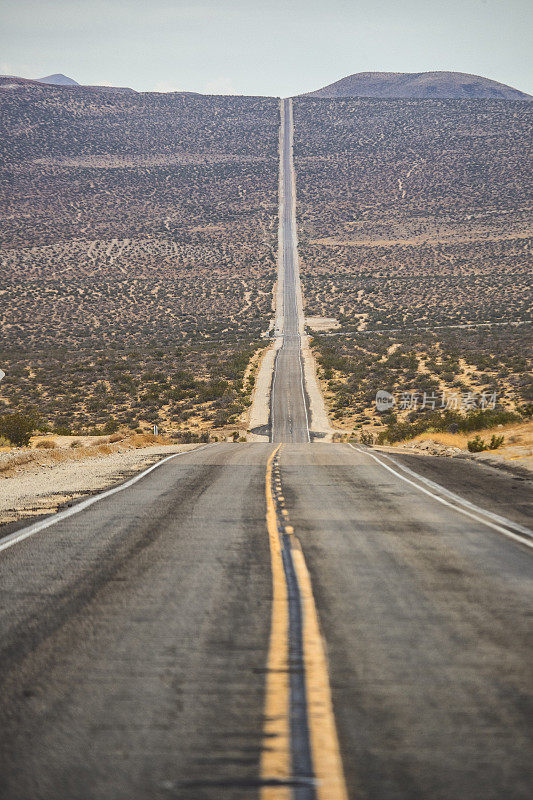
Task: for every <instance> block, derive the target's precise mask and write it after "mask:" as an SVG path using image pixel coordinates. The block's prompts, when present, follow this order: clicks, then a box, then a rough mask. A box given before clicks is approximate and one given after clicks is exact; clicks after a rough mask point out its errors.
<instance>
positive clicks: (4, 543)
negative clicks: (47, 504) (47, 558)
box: [0, 442, 215, 552]
mask: <svg viewBox="0 0 533 800" xmlns="http://www.w3.org/2000/svg"><path fill="white" fill-rule="evenodd" d="M207 447H215V442H212V443H211V444H206V445H204V446H203V447H195V448H194V450H182V451H181V453H172V455H170V456H166V458H163V459H161V461H158V462H157V463H156V464H152V466H151V467H148V468H147V469H145V470H143V471H142V472H139V474H138V475H135V476H134V477H133V478H130V479H129V480H127V481H126V482H125V483H121V484H120V486H115V487H114V488H113V489H106V491H104V492H99V493H98V494H95V495H93V497H88V498H87V499H86V500H82V501H81V503H76V505H75V506H72V508H67V509H65V510H64V511H58V512H57V513H56V514H52V515H51V516H50V517H47V518H46V519H43V520H41V521H40V522H35V523H34V524H33V525H28V526H27V527H25V528H21V529H20V530H18V531H15V532H14V533H11V534H10V535H9V536H6V537H5V538H4V539H1V540H0V552H1V551H2V550H7V549H8V547H12V546H13V545H14V544H18V542H22V541H23V540H24V539H27V538H28V537H29V536H33V535H34V534H35V533H39V532H40V531H42V530H45V528H50V527H51V526H52V525H55V524H56V522H61V521H62V520H64V519H67V518H68V517H72V516H74V514H79V512H80V511H84V510H85V509H86V508H89V506H92V505H93V504H94V503H97V502H98V501H99V500H104V499H105V498H106V497H111V495H113V494H116V493H117V492H121V491H123V489H129V487H130V486H133V484H134V483H137V481H140V480H141V478H144V477H145V475H148V474H149V473H150V472H153V470H154V469H157V468H158V467H161V466H162V465H163V464H166V462H167V461H170V460H171V459H172V458H177V457H178V456H185V455H187V454H188V453H198V452H199V451H200V450H205V449H206V448H207Z"/></svg>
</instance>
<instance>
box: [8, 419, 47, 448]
mask: <svg viewBox="0 0 533 800" xmlns="http://www.w3.org/2000/svg"><path fill="white" fill-rule="evenodd" d="M37 424H38V423H37V420H36V418H35V417H33V416H29V415H27V414H19V413H17V412H15V413H13V414H3V415H2V416H1V417H0V436H5V438H6V439H9V441H10V442H11V444H14V445H15V446H16V447H26V446H27V445H28V444H29V443H30V439H31V435H32V433H33V431H34V430H35V428H36V427H37Z"/></svg>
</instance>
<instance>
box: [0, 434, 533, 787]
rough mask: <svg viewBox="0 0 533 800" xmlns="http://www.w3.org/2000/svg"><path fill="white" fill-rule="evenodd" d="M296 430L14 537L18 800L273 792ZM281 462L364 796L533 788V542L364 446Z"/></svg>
mask: <svg viewBox="0 0 533 800" xmlns="http://www.w3.org/2000/svg"><path fill="white" fill-rule="evenodd" d="M273 450H274V446H273V445H268V444H234V445H233V444H222V445H215V446H211V447H207V448H205V449H202V450H198V451H193V452H189V453H187V454H186V455H184V456H181V457H178V458H176V459H173V460H171V461H169V462H167V463H166V464H164V465H162V466H161V467H159V468H158V469H156V470H154V471H153V472H152V473H150V474H149V475H147V476H145V477H144V478H142V479H141V480H140V481H139V482H138V483H137V484H136V485H135V486H132V487H130V488H127V489H125V490H124V491H121V492H119V493H117V494H115V495H112V496H110V497H107V498H104V499H102V500H100V501H99V502H97V503H95V504H94V505H92V506H91V507H90V508H87V509H85V510H83V511H81V512H80V513H79V514H76V515H74V516H72V517H69V518H68V519H66V520H60V521H59V522H57V523H56V524H55V525H52V526H51V527H49V528H48V529H46V530H43V531H41V532H39V533H36V534H35V535H34V536H31V537H29V538H27V539H25V540H24V541H21V542H18V543H16V544H14V545H13V546H12V547H10V548H8V549H6V550H4V551H2V552H0V582H1V587H2V588H1V605H0V632H1V637H0V642H1V644H0V663H1V665H2V669H1V684H2V688H1V693H2V704H1V707H0V775H1V782H2V783H1V785H2V788H1V793H0V794H1V796H2V797H5V798H10V799H11V798H20V800H22V799H23V798H24V800H27V798H32V800H33V798H47V799H48V798H69V799H72V798H106V800H107V798H113V799H114V800H117V799H118V798H130V799H131V800H136V799H137V798H139V800H140V799H141V798H146V797H151V798H169V797H171V798H187V799H188V798H191V799H192V800H204V798H208V799H209V800H211V798H212V799H213V800H215V798H217V799H218V798H223V800H226V798H256V797H259V795H260V792H261V787H262V784H264V782H265V780H264V776H263V775H262V774H261V756H262V753H264V751H265V748H267V749H268V748H269V747H271V746H272V745H271V743H270V741H269V740H268V739H267V740H266V743H265V740H264V738H263V734H262V731H263V725H264V721H265V712H264V703H265V679H266V676H267V675H268V668H267V656H268V648H269V632H270V629H271V624H272V622H271V608H272V602H271V601H272V587H271V563H270V554H269V543H268V537H267V534H266V527H265V469H266V462H267V458H268V456H269V455H270V454H271V453H272V451H273ZM420 458H421V460H422V459H423V457H420ZM442 461H443V462H444V461H446V463H447V464H449V463H450V461H449V460H445V459H443V460H442ZM411 466H416V465H413V462H412V461H411ZM463 466H464V464H463V463H462V462H457V463H456V466H455V470H456V472H455V474H456V475H457V473H459V474H460V471H461V469H462V468H463ZM469 466H470V465H469ZM494 473H495V474H494V475H492V476H491V478H490V481H489V482H488V483H487V493H490V494H491V495H492V497H493V498H494V497H497V496H500V498H503V497H505V495H506V493H508V492H509V491H511V490H510V488H509V487H510V482H511V481H512V480H513V478H512V477H511V476H508V475H506V474H503V473H502V474H498V473H496V471H494ZM279 475H280V478H279V481H280V483H281V487H282V488H281V489H280V492H282V497H283V498H284V504H285V506H286V508H287V509H288V510H289V514H290V522H291V525H292V526H293V528H294V536H295V537H297V538H298V540H299V543H300V545H301V548H302V551H303V555H304V557H305V560H306V562H307V566H308V569H309V573H310V576H311V582H312V586H313V592H314V598H315V602H316V608H317V611H318V617H319V620H320V624H321V628H322V632H323V634H324V638H325V641H326V646H327V651H328V656H329V678H330V684H331V693H332V700H333V711H334V716H335V721H336V726H337V733H338V739H339V744H340V752H341V756H342V764H343V767H344V775H345V780H346V786H347V793H348V794H347V796H349V797H350V798H406V799H407V798H413V797H415V798H418V797H419V798H446V800H447V799H448V798H456V797H468V798H480V799H481V798H484V800H485V799H486V798H495V800H496V798H498V799H499V798H502V797H505V798H526V797H530V796H531V788H532V785H533V784H532V782H531V781H532V776H531V765H532V763H533V759H532V756H533V753H532V750H531V740H530V738H529V735H528V721H530V719H531V710H532V709H531V697H532V678H531V614H532V610H533V596H532V595H533V592H532V583H531V558H532V555H533V553H532V551H531V549H528V548H527V547H526V546H524V545H523V544H520V543H519V542H517V541H514V540H511V539H508V538H506V536H504V535H502V534H501V533H499V532H497V531H496V530H494V529H491V528H490V527H488V526H487V525H486V524H485V523H484V522H483V521H480V520H478V521H476V520H473V519H471V518H470V517H466V516H464V515H463V514H461V513H459V512H458V511H456V510H455V509H454V508H451V507H449V506H447V505H442V504H441V503H439V502H437V501H436V500H435V499H434V498H432V497H430V496H429V495H427V494H425V493H424V492H422V491H420V490H419V489H418V488H416V487H415V486H413V485H411V484H410V483H407V482H405V481H404V480H402V479H401V478H400V477H398V476H397V475H395V474H392V473H390V472H388V471H387V470H385V469H384V468H383V467H382V466H381V465H380V464H378V463H377V462H376V461H374V460H373V459H372V458H371V456H370V455H368V454H367V453H362V452H358V451H356V450H353V449H351V448H350V447H349V446H348V445H339V444H331V445H328V444H294V445H293V444H286V445H284V446H283V447H282V449H281V451H280V453H279ZM409 480H410V478H409ZM421 485H422V484H421ZM422 486H423V485H422ZM530 489H531V486H530V485H527V482H520V484H519V487H518V489H514V490H512V491H514V492H515V495H514V497H515V502H516V505H517V506H519V507H520V508H521V509H522V511H521V512H520V514H519V516H520V519H519V520H518V522H519V523H520V524H524V522H525V521H526V519H527V515H528V513H529V508H530V498H531V494H530ZM516 492H518V494H516ZM499 510H500V511H502V510H503V504H502V506H501V507H500V509H499ZM487 519H489V518H487ZM292 538H294V537H292ZM292 672H293V673H294V667H293V669H292ZM289 673H291V669H289ZM263 791H264V786H263ZM291 791H296V790H291ZM263 796H267V795H263ZM268 796H272V797H277V795H268ZM288 796H290V797H292V796H294V797H297V796H298V797H300V796H303V797H317V796H318V795H315V794H313V793H312V792H311V793H310V794H307V795H305V794H304V795H297V794H294V795H293V794H291V795H288ZM332 796H337V795H332Z"/></svg>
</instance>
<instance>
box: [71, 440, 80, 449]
mask: <svg viewBox="0 0 533 800" xmlns="http://www.w3.org/2000/svg"><path fill="white" fill-rule="evenodd" d="M70 446H71V447H82V443H81V442H80V441H79V439H74V441H73V442H71V443H70Z"/></svg>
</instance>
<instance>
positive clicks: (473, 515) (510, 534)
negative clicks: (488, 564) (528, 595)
mask: <svg viewBox="0 0 533 800" xmlns="http://www.w3.org/2000/svg"><path fill="white" fill-rule="evenodd" d="M349 445H350V447H352V448H353V449H354V450H356V451H357V452H358V453H364V455H367V456H370V458H373V459H374V461H377V463H378V464H381V466H382V467H383V469H386V470H388V471H389V472H392V474H393V475H396V477H397V478H400V480H402V481H405V482H406V483H409V484H410V485H411V486H414V487H415V489H418V491H419V492H423V493H424V494H427V495H429V497H432V498H433V499H434V500H437V501H438V502H439V503H442V505H444V506H448V508H451V509H453V510H454V511H458V512H459V513H460V514H465V516H467V517H470V518H471V519H474V520H476V522H481V523H482V524H483V525H487V526H488V527H489V528H492V529H493V530H495V531H498V533H502V534H503V535H504V536H507V537H508V538H509V539H514V540H515V541H517V542H520V544H524V545H526V547H529V548H533V539H528V538H526V536H527V535H531V534H529V532H528V534H526V536H520V535H518V534H516V533H513V532H512V531H509V530H507V529H506V528H503V527H502V526H501V525H497V524H495V523H494V522H490V520H488V519H484V518H483V517H482V516H480V514H485V513H489V512H485V511H484V510H483V509H482V508H480V509H479V511H478V513H477V514H476V513H473V512H471V511H469V510H468V509H466V508H462V507H461V506H460V505H456V504H454V503H450V502H449V501H448V500H445V499H444V497H439V495H438V494H434V493H433V492H430V491H429V490H428V489H424V487H423V486H419V485H418V484H417V483H415V482H414V481H412V480H410V479H409V478H406V477H405V475H402V474H401V473H399V472H397V470H395V469H392V467H389V466H388V465H387V464H384V463H383V461H381V459H379V458H378V457H377V456H375V455H374V454H373V453H369V452H368V450H362V449H361V448H359V447H354V445H353V444H351V443H349ZM417 477H418V479H419V480H420V481H424V480H425V479H424V478H423V477H422V476H417ZM445 491H446V490H445ZM457 500H458V502H459V501H460V502H465V501H463V500H462V498H459V497H458V498H457ZM466 502H467V501H466ZM471 505H472V507H473V508H476V506H474V505H473V504H471ZM506 524H509V526H510V527H514V523H512V522H511V521H510V520H509V522H508V523H506ZM524 530H526V529H524Z"/></svg>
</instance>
